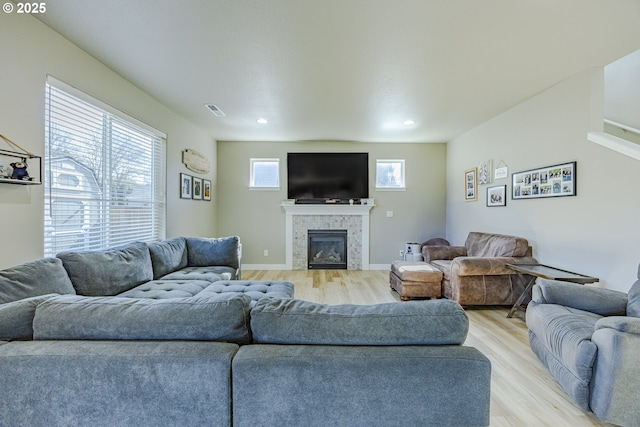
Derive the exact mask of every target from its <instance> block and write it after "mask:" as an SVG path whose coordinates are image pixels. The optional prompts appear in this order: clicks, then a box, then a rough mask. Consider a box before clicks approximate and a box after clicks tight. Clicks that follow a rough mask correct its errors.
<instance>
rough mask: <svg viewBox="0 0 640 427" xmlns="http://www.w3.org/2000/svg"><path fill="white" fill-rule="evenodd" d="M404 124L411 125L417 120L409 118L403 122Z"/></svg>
mask: <svg viewBox="0 0 640 427" xmlns="http://www.w3.org/2000/svg"><path fill="white" fill-rule="evenodd" d="M402 124H403V125H405V126H411V125H415V124H416V122H415V121H413V120H411V119H409V120H405V121H404V122H402Z"/></svg>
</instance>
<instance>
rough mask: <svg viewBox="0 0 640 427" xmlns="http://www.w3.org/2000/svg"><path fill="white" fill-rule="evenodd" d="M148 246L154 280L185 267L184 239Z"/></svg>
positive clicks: (185, 249)
mask: <svg viewBox="0 0 640 427" xmlns="http://www.w3.org/2000/svg"><path fill="white" fill-rule="evenodd" d="M148 246H149V255H150V256H151V265H152V266H153V278H154V279H159V278H160V277H162V276H165V275H167V274H169V273H172V272H174V271H176V270H180V269H181V268H184V267H186V266H187V241H186V240H185V239H184V237H176V238H174V239H169V240H165V241H163V242H155V243H149V244H148Z"/></svg>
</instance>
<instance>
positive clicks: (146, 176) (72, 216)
mask: <svg viewBox="0 0 640 427" xmlns="http://www.w3.org/2000/svg"><path fill="white" fill-rule="evenodd" d="M165 145H166V137H165V135H164V134H163V133H161V132H159V131H157V130H155V129H152V128H150V127H149V126H147V125H145V124H143V123H141V122H139V121H137V120H136V119H133V118H131V117H129V116H127V115H125V114H124V113H121V112H119V111H117V110H115V109H113V108H111V107H109V106H108V105H106V104H103V103H102V102H100V101H98V100H96V99H93V98H91V97H90V96H88V95H86V94H84V93H82V92H80V91H78V90H77V89H74V88H72V87H70V86H68V85H66V84H64V83H62V82H60V81H58V80H55V79H53V78H51V77H49V78H48V80H47V86H46V111H45V153H46V155H45V174H44V191H45V204H44V206H45V209H44V230H45V235H44V253H45V256H53V255H55V254H56V253H58V252H60V251H63V250H72V249H73V250H90V249H104V248H107V247H112V246H117V245H122V244H125V243H129V242H132V241H156V240H161V239H164V238H165V211H166V208H165V156H166V154H165V152H166V151H165V150H166V148H165Z"/></svg>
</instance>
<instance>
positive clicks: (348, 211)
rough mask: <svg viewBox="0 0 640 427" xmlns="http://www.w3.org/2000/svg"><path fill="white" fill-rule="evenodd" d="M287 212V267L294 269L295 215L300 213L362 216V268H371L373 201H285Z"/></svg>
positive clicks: (282, 205) (284, 207)
mask: <svg viewBox="0 0 640 427" xmlns="http://www.w3.org/2000/svg"><path fill="white" fill-rule="evenodd" d="M280 206H281V207H282V208H283V209H284V211H285V214H286V225H285V231H286V237H285V240H286V241H285V249H286V252H285V256H286V269H288V270H293V264H294V259H293V257H294V254H293V253H294V250H293V244H294V242H293V240H294V230H293V221H294V216H298V215H316V216H321V217H325V216H360V217H361V221H360V229H359V232H360V242H361V248H360V251H359V252H360V254H361V259H360V260H359V263H358V264H359V265H360V269H362V270H368V269H369V213H370V211H371V209H372V208H373V207H374V206H375V205H374V204H373V203H371V204H367V205H360V204H357V205H356V204H354V205H346V204H323V205H296V204H294V203H292V202H288V201H287V202H283V203H282V204H281V205H280Z"/></svg>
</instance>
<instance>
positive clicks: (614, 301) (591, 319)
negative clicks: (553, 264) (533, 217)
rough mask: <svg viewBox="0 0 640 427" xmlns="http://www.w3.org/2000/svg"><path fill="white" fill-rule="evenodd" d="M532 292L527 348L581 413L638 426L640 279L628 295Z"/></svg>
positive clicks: (541, 285) (554, 288)
mask: <svg viewBox="0 0 640 427" xmlns="http://www.w3.org/2000/svg"><path fill="white" fill-rule="evenodd" d="M638 278H639V279H640V268H639V270H638ZM532 293H533V297H532V301H531V302H530V303H529V306H528V307H527V315H526V316H527V327H528V329H529V343H530V344H531V349H532V350H533V352H534V353H535V354H536V356H538V358H539V359H540V360H541V361H542V364H543V365H544V366H545V368H546V369H547V370H548V371H549V372H550V373H551V375H553V377H554V378H555V379H556V380H557V381H558V382H559V383H560V385H561V386H562V388H563V389H564V391H565V392H566V393H567V394H568V395H569V397H570V398H571V399H572V400H573V401H574V402H575V403H576V404H577V405H578V406H580V407H581V408H583V409H585V410H590V411H592V412H593V413H594V414H595V415H597V416H598V418H600V419H601V420H603V421H607V422H610V423H614V424H619V425H624V426H638V425H640V406H639V405H638V404H637V396H638V388H639V387H640V357H639V356H638V355H640V280H638V281H636V282H635V283H634V284H633V286H632V287H631V289H630V290H629V293H628V294H625V293H624V292H618V291H614V290H610V289H603V288H594V287H589V286H581V285H577V284H573V283H567V282H556V281H550V280H539V282H538V285H537V286H534V287H533V292H532Z"/></svg>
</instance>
